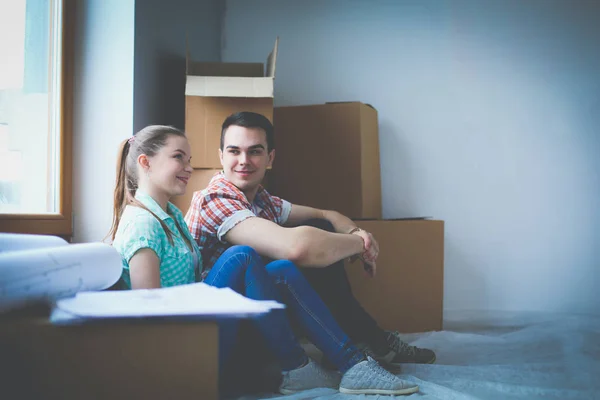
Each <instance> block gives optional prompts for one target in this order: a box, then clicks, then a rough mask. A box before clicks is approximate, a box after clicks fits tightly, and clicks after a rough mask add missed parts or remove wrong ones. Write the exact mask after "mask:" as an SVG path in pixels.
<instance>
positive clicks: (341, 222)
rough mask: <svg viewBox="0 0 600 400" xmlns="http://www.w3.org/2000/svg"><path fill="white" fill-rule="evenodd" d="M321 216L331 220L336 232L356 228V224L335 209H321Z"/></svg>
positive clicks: (346, 231)
mask: <svg viewBox="0 0 600 400" xmlns="http://www.w3.org/2000/svg"><path fill="white" fill-rule="evenodd" d="M323 218H325V219H326V220H328V221H329V222H331V225H333V228H334V229H335V231H336V232H337V233H349V232H350V231H351V230H352V229H354V228H356V224H355V223H354V222H353V221H352V220H351V219H350V218H348V217H346V216H345V215H342V214H340V213H339V212H337V211H330V210H323Z"/></svg>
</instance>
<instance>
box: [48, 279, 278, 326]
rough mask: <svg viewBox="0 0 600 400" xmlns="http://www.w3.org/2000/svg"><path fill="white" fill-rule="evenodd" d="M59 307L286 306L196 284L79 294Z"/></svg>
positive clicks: (186, 310)
mask: <svg viewBox="0 0 600 400" xmlns="http://www.w3.org/2000/svg"><path fill="white" fill-rule="evenodd" d="M57 307H58V308H59V309H60V310H62V311H65V312H68V313H70V314H72V315H75V316H79V317H86V318H125V317H164V316H239V315H254V314H263V313H266V312H269V311H270V310H272V309H276V308H283V307H284V306H283V305H282V304H280V303H277V302H275V301H257V300H252V299H249V298H246V297H244V296H242V295H240V294H238V293H236V292H234V291H233V290H231V289H229V288H225V289H217V288H215V287H212V286H209V285H207V284H205V283H194V284H190V285H182V286H176V287H170V288H162V289H143V290H123V291H107V292H88V293H79V294H77V296H75V297H73V298H69V299H62V300H59V301H58V302H57Z"/></svg>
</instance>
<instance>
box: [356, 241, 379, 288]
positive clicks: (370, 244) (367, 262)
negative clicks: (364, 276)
mask: <svg viewBox="0 0 600 400" xmlns="http://www.w3.org/2000/svg"><path fill="white" fill-rule="evenodd" d="M352 234H353V235H358V236H360V237H361V238H362V239H363V243H364V252H363V253H362V254H361V255H360V258H361V259H362V261H363V267H364V268H365V271H366V272H367V273H368V274H369V276H370V277H371V278H372V277H374V276H375V274H376V272H377V257H378V256H379V244H378V243H377V240H375V237H373V235H372V234H371V233H369V232H367V231H365V230H362V229H359V230H356V231H354V232H352Z"/></svg>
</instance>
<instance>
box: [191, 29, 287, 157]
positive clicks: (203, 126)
mask: <svg viewBox="0 0 600 400" xmlns="http://www.w3.org/2000/svg"><path fill="white" fill-rule="evenodd" d="M278 43H279V39H276V40H275V47H274V48H273V51H272V52H271V53H270V54H269V56H268V58H267V66H266V70H265V68H264V66H263V64H262V63H204V62H193V61H192V60H191V58H190V56H189V53H188V55H187V62H186V85H185V131H186V133H187V136H188V139H189V141H190V146H191V148H192V167H194V168H220V166H221V164H220V162H219V155H218V149H219V145H220V138H221V125H222V124H223V121H224V120H225V118H227V117H228V116H229V115H231V114H233V113H236V112H239V111H253V112H257V113H260V114H263V115H264V116H266V117H267V118H269V120H270V121H271V122H272V121H273V86H274V80H275V65H276V61H277V47H278Z"/></svg>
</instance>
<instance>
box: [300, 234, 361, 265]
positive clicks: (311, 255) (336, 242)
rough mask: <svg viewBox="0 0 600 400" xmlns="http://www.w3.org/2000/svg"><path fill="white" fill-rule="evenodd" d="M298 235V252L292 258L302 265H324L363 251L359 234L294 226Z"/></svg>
mask: <svg viewBox="0 0 600 400" xmlns="http://www.w3.org/2000/svg"><path fill="white" fill-rule="evenodd" d="M295 229H296V234H297V235H298V237H297V240H298V242H297V243H302V245H301V246H299V247H298V254H296V255H295V257H294V260H293V261H295V262H296V264H298V265H299V266H302V267H317V268H319V267H326V266H328V265H331V264H334V263H336V262H338V261H340V260H343V259H345V258H347V257H350V256H353V255H355V254H360V253H362V252H363V251H364V241H363V239H362V238H361V237H360V236H357V235H348V234H341V233H330V232H326V231H323V230H321V229H317V228H312V227H308V226H305V227H299V228H295Z"/></svg>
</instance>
